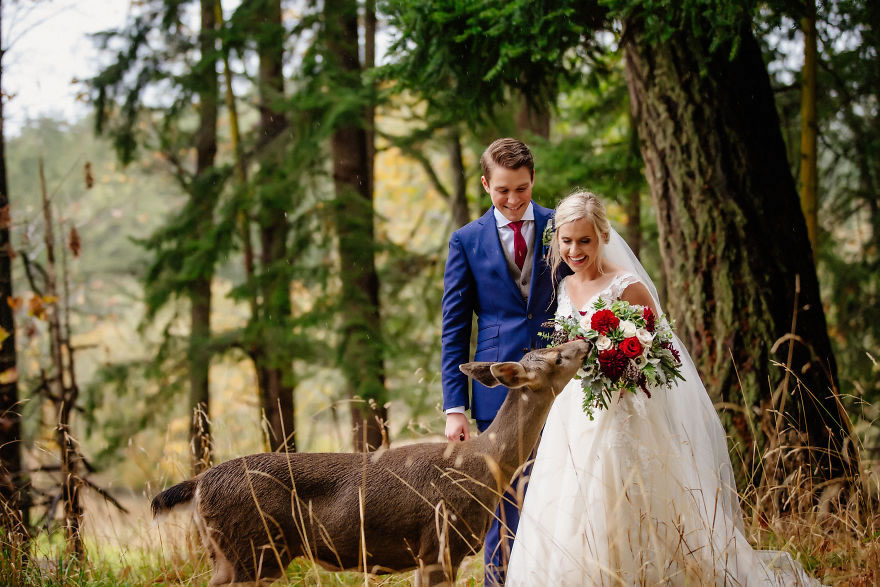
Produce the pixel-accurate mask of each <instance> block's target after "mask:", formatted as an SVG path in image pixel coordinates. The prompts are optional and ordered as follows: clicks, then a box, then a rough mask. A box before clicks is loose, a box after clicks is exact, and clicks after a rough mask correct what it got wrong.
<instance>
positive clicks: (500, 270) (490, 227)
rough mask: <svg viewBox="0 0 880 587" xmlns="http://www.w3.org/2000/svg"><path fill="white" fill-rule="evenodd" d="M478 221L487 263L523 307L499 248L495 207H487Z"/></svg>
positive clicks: (502, 252) (514, 282)
mask: <svg viewBox="0 0 880 587" xmlns="http://www.w3.org/2000/svg"><path fill="white" fill-rule="evenodd" d="M480 221H481V222H482V224H483V231H482V238H483V242H484V243H485V245H484V247H483V250H484V251H485V252H486V253H487V254H488V255H489V259H488V261H489V265H490V266H491V267H492V269H493V270H494V271H495V272H496V273H497V276H498V280H499V281H502V282H504V284H505V286H506V287H507V289H508V290H509V291H510V292H512V293H513V294H514V297H515V298H516V299H517V300H519V301H520V303H521V304H523V307H525V300H523V297H522V294H521V293H520V291H519V287H517V284H516V281H515V280H514V279H513V277H512V276H511V275H510V270H509V269H508V268H507V258H506V257H505V256H504V250H503V249H502V248H501V238H500V237H499V236H498V225H497V224H496V223H495V208H494V207H491V208H489V211H488V212H486V213H485V214H483V217H482V218H481V219H480Z"/></svg>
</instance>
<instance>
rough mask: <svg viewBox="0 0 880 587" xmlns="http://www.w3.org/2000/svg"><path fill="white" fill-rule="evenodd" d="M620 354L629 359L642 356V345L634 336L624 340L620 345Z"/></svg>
mask: <svg viewBox="0 0 880 587" xmlns="http://www.w3.org/2000/svg"><path fill="white" fill-rule="evenodd" d="M620 352H622V353H623V354H624V355H626V356H627V357H629V358H630V359H634V358H635V357H638V356H639V355H641V354H642V343H640V342H639V339H638V338H636V337H635V336H631V337H629V338H624V339H623V341H622V342H621V343H620Z"/></svg>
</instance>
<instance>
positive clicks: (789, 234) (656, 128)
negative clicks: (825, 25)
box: [623, 19, 856, 480]
mask: <svg viewBox="0 0 880 587" xmlns="http://www.w3.org/2000/svg"><path fill="white" fill-rule="evenodd" d="M624 27H625V30H624V36H623V38H624V43H623V46H624V52H625V59H626V74H627V83H628V86H629V93H630V99H631V104H632V108H633V114H634V116H635V118H636V120H637V121H638V133H639V138H640V143H641V151H642V156H643V159H644V162H645V172H646V176H647V180H648V183H649V185H650V190H651V196H652V198H653V201H654V206H655V208H656V211H657V215H658V225H659V231H660V245H661V254H662V258H663V265H664V269H665V274H666V279H667V286H668V292H669V295H668V298H669V303H668V305H669V307H668V311H669V312H670V313H671V315H672V316H673V317H674V318H675V319H676V320H677V324H678V332H679V335H680V337H681V338H682V340H683V341H684V343H685V345H686V346H687V348H688V349H689V350H690V352H691V354H692V355H693V357H694V360H695V362H696V363H697V367H698V369H699V371H700V374H701V375H702V378H703V382H704V383H705V385H706V388H707V390H708V392H709V394H710V396H711V397H712V399H713V400H714V401H715V402H723V403H724V404H723V405H725V406H729V407H732V408H734V409H732V410H730V411H727V412H726V416H725V421H726V423H727V424H728V425H729V426H730V428H731V429H732V431H733V432H734V433H735V440H738V441H739V442H741V443H743V444H744V446H740V447H739V452H740V453H741V455H742V457H743V458H742V460H741V462H742V463H744V464H745V465H746V467H745V468H747V467H748V466H750V465H752V464H753V463H749V462H748V457H749V456H750V455H751V454H752V447H753V442H758V443H759V445H760V446H761V447H763V448H766V447H767V446H769V445H770V444H772V443H774V442H778V439H779V438H780V435H779V434H776V430H773V428H774V426H773V425H771V426H769V427H767V426H765V428H764V429H763V430H761V429H760V427H759V425H758V424H757V423H755V422H756V418H755V417H754V411H753V410H754V408H760V409H763V410H765V411H764V412H763V413H764V415H765V416H771V420H772V414H773V413H772V412H770V411H767V410H770V409H771V408H774V407H776V408H781V409H782V411H783V412H784V414H785V419H784V422H781V424H782V425H783V427H784V429H785V430H789V431H794V436H790V435H789V436H787V438H789V439H792V438H795V437H796V438H799V439H800V440H801V441H803V442H808V443H809V445H810V446H811V447H814V449H815V450H814V452H813V453H812V456H813V460H812V462H811V463H810V464H809V465H807V466H812V467H813V469H812V470H811V469H807V468H803V469H802V471H803V472H804V473H807V476H808V477H810V473H811V471H812V473H814V474H816V475H817V476H818V477H820V478H823V479H831V478H836V477H840V476H843V475H846V474H848V473H849V472H851V471H853V470H854V468H853V465H854V463H855V458H856V457H855V455H854V454H853V453H852V448H851V446H850V448H849V449H847V448H846V447H847V445H846V444H845V441H846V440H847V439H848V437H849V424H848V420H847V418H846V415H845V413H844V412H843V409H842V407H841V405H840V402H839V398H838V396H837V392H836V390H837V374H836V366H835V361H834V356H833V355H832V352H831V347H830V344H829V339H828V334H827V330H826V323H825V314H824V311H823V308H822V303H821V300H820V298H819V287H818V282H817V278H816V270H815V267H814V265H813V257H812V252H811V248H810V242H809V240H808V237H807V228H806V224H805V222H804V216H803V214H802V213H801V210H800V207H799V200H798V192H797V189H796V187H795V183H794V180H793V178H792V176H791V173H790V171H789V167H788V162H787V160H786V152H785V147H784V144H783V140H782V135H781V132H780V127H779V120H778V118H777V113H776V109H775V104H774V98H773V94H772V92H771V88H770V80H769V77H768V75H767V70H766V67H765V65H764V63H763V61H762V56H761V52H760V49H759V46H758V43H757V42H756V40H755V38H754V36H753V35H752V33H751V30H750V28H749V27H748V26H744V27H743V28H742V30H741V33H740V38H739V41H740V46H739V49H738V51H737V52H736V55H735V57H734V58H732V59H730V58H729V55H730V53H729V49H730V47H727V48H721V49H720V50H718V51H717V52H715V53H714V54H709V52H708V50H707V47H708V45H709V41H708V40H705V41H701V40H697V39H695V38H694V37H693V36H692V35H691V34H689V33H687V32H683V31H676V32H675V33H674V34H673V35H672V36H671V38H669V40H668V41H666V42H663V43H653V42H650V41H649V40H648V39H647V38H646V36H645V35H644V34H643V32H642V29H641V26H640V22H639V21H638V20H635V19H632V20H630V21H629V22H626V23H625V24H624ZM789 333H791V334H792V335H793V336H787V335H789ZM774 361H776V362H778V363H780V364H782V365H787V366H788V367H789V368H790V372H787V371H786V370H785V369H783V368H780V367H778V366H774V365H773V364H772V363H773V362H774ZM737 406H738V407H737ZM764 420H765V421H766V418H765V419H764ZM777 424H778V423H777ZM776 427H777V428H778V426H776ZM768 441H769V442H768ZM847 450H849V452H847ZM765 466H766V464H765ZM745 468H743V469H741V471H743V470H745ZM766 472H767V474H768V475H770V476H771V477H772V478H774V479H778V480H779V479H782V478H784V477H785V475H786V474H787V472H786V471H783V470H781V469H777V470H768V471H766ZM789 472H790V471H789ZM759 474H760V473H759Z"/></svg>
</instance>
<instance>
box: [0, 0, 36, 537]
mask: <svg viewBox="0 0 880 587" xmlns="http://www.w3.org/2000/svg"><path fill="white" fill-rule="evenodd" d="M2 14H3V3H2V1H0V25H2V23H3V21H2ZM0 29H2V26H0ZM0 35H2V32H0ZM3 49H4V47H3V38H2V36H0V52H2V51H3ZM3 57H4V55H3V53H0V89H2V88H3V83H2V82H3V77H2V76H3ZM3 106H4V103H3V100H2V99H0V328H2V329H3V332H4V334H5V336H6V339H5V340H3V341H2V343H0V373H7V374H9V375H11V374H13V373H16V355H15V317H14V315H13V313H12V308H11V307H10V306H9V304H8V303H6V300H8V299H11V298H12V297H13V291H12V257H13V247H12V243H11V242H10V240H9V227H10V213H9V191H8V184H7V179H6V138H5V135H4V112H3ZM27 486H28V481H27V477H26V475H25V474H24V471H23V470H22V466H21V405H20V403H19V399H18V378H17V377H12V376H7V377H6V378H4V382H3V383H0V504H3V508H2V511H0V527H2V528H3V529H4V531H5V532H7V533H8V535H9V536H10V538H11V537H12V536H16V535H17V536H18V537H19V538H24V537H26V536H27V533H28V532H27V527H28V525H29V523H30V520H29V516H28V502H29V499H28V494H27ZM4 542H6V541H4ZM9 542H13V541H12V540H9Z"/></svg>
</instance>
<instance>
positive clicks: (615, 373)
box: [599, 348, 628, 381]
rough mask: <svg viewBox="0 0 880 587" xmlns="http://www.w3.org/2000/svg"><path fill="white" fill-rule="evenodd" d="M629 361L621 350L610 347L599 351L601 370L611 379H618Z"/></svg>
mask: <svg viewBox="0 0 880 587" xmlns="http://www.w3.org/2000/svg"><path fill="white" fill-rule="evenodd" d="M627 361H628V359H627V358H626V357H625V356H624V355H623V354H622V353H621V352H620V351H618V350H617V349H615V348H610V349H608V350H607V351H602V352H600V353H599V370H600V371H602V374H603V375H605V376H606V377H608V379H610V380H611V381H617V380H618V379H619V378H620V376H621V375H623V370H624V369H626V363H627Z"/></svg>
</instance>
